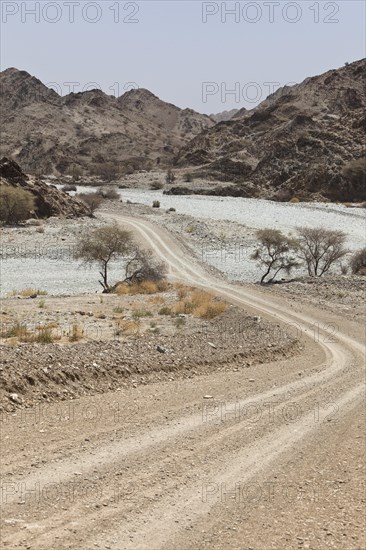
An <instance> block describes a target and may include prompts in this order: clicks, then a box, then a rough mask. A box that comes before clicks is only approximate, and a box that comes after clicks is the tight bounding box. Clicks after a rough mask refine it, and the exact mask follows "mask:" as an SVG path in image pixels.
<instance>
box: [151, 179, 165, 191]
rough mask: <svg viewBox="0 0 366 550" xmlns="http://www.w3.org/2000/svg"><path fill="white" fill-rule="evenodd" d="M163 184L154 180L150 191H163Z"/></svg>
mask: <svg viewBox="0 0 366 550" xmlns="http://www.w3.org/2000/svg"><path fill="white" fill-rule="evenodd" d="M163 187H164V184H163V183H162V182H161V181H158V180H154V181H152V182H151V184H150V189H151V190H152V191H159V189H163Z"/></svg>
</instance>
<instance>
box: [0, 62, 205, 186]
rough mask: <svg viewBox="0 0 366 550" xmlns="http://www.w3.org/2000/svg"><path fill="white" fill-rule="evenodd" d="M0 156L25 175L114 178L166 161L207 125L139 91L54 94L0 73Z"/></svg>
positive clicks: (20, 75)
mask: <svg viewBox="0 0 366 550" xmlns="http://www.w3.org/2000/svg"><path fill="white" fill-rule="evenodd" d="M0 91H1V112H2V139H1V144H0V155H2V156H7V157H10V158H12V159H13V160H15V161H17V162H19V163H20V164H21V166H23V168H24V169H25V170H26V171H27V172H30V173H36V174H41V173H46V174H51V173H53V174H74V173H75V172H77V173H78V174H80V173H85V174H91V175H92V174H93V175H102V177H103V176H105V177H106V178H107V177H113V176H114V175H115V173H122V174H123V173H125V172H131V171H133V170H136V169H148V168H153V167H156V166H161V167H165V166H167V165H169V164H170V163H171V161H172V159H173V158H174V156H175V155H176V154H177V152H178V151H179V149H180V148H181V147H182V146H184V145H185V144H186V143H188V142H189V141H190V140H191V139H192V138H193V137H194V136H196V135H197V134H199V133H200V132H201V131H202V130H204V129H205V128H208V127H210V126H213V125H214V122H213V121H212V120H211V119H210V118H209V117H208V116H206V115H201V114H199V113H196V112H195V111H193V110H191V109H179V108H178V107H175V106H174V105H171V104H168V103H165V102H163V101H161V100H160V99H159V98H158V97H156V96H155V95H154V94H152V93H151V92H149V91H148V90H144V89H136V90H131V91H128V92H126V93H125V94H124V95H122V96H121V97H118V98H116V97H114V96H109V95H106V94H105V93H103V92H102V91H100V90H91V91H87V92H82V93H71V94H69V95H67V96H59V95H58V94H57V93H56V92H55V91H53V90H51V89H49V88H47V87H46V86H45V85H44V84H42V82H40V81H39V80H38V79H37V78H35V77H32V76H31V75H29V74H28V73H27V72H25V71H19V70H17V69H14V68H11V69H7V70H5V71H3V72H2V73H0Z"/></svg>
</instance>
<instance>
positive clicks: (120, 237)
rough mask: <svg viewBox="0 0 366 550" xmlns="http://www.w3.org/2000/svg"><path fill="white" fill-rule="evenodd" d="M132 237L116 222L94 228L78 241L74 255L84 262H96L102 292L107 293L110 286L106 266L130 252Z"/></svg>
mask: <svg viewBox="0 0 366 550" xmlns="http://www.w3.org/2000/svg"><path fill="white" fill-rule="evenodd" d="M131 248H132V237H131V233H130V232H129V231H126V230H125V229H122V228H120V227H118V225H117V224H114V225H108V226H105V227H100V228H99V229H95V230H94V231H92V233H90V235H87V236H85V237H82V238H81V239H80V241H79V243H78V246H77V250H76V257H77V258H79V259H81V260H83V263H85V264H94V263H95V264H97V265H98V266H99V269H100V272H99V273H100V276H101V277H102V280H101V281H99V283H100V284H101V285H102V287H103V292H105V293H109V292H111V291H112V287H111V286H110V284H109V282H108V268H109V265H110V263H111V262H113V261H115V260H117V259H118V258H121V257H125V256H127V255H128V254H129V253H130V252H131Z"/></svg>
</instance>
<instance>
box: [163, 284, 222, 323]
mask: <svg viewBox="0 0 366 550" xmlns="http://www.w3.org/2000/svg"><path fill="white" fill-rule="evenodd" d="M186 290H187V289H179V291H180V292H179V293H178V297H179V296H182V295H184V296H185V297H184V299H180V300H179V301H178V302H177V303H176V304H175V306H174V313H176V314H182V313H185V314H192V315H194V316H195V317H199V318H200V319H214V318H215V317H217V316H218V315H221V313H224V311H226V309H227V307H228V306H227V304H226V303H225V302H221V301H219V300H217V299H216V298H215V296H214V295H213V294H211V293H210V292H206V291H204V290H190V291H188V292H186Z"/></svg>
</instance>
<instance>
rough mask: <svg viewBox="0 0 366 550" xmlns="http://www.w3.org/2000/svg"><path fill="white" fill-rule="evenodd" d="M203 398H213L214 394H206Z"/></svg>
mask: <svg viewBox="0 0 366 550" xmlns="http://www.w3.org/2000/svg"><path fill="white" fill-rule="evenodd" d="M203 399H213V396H212V395H204V396H203Z"/></svg>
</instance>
